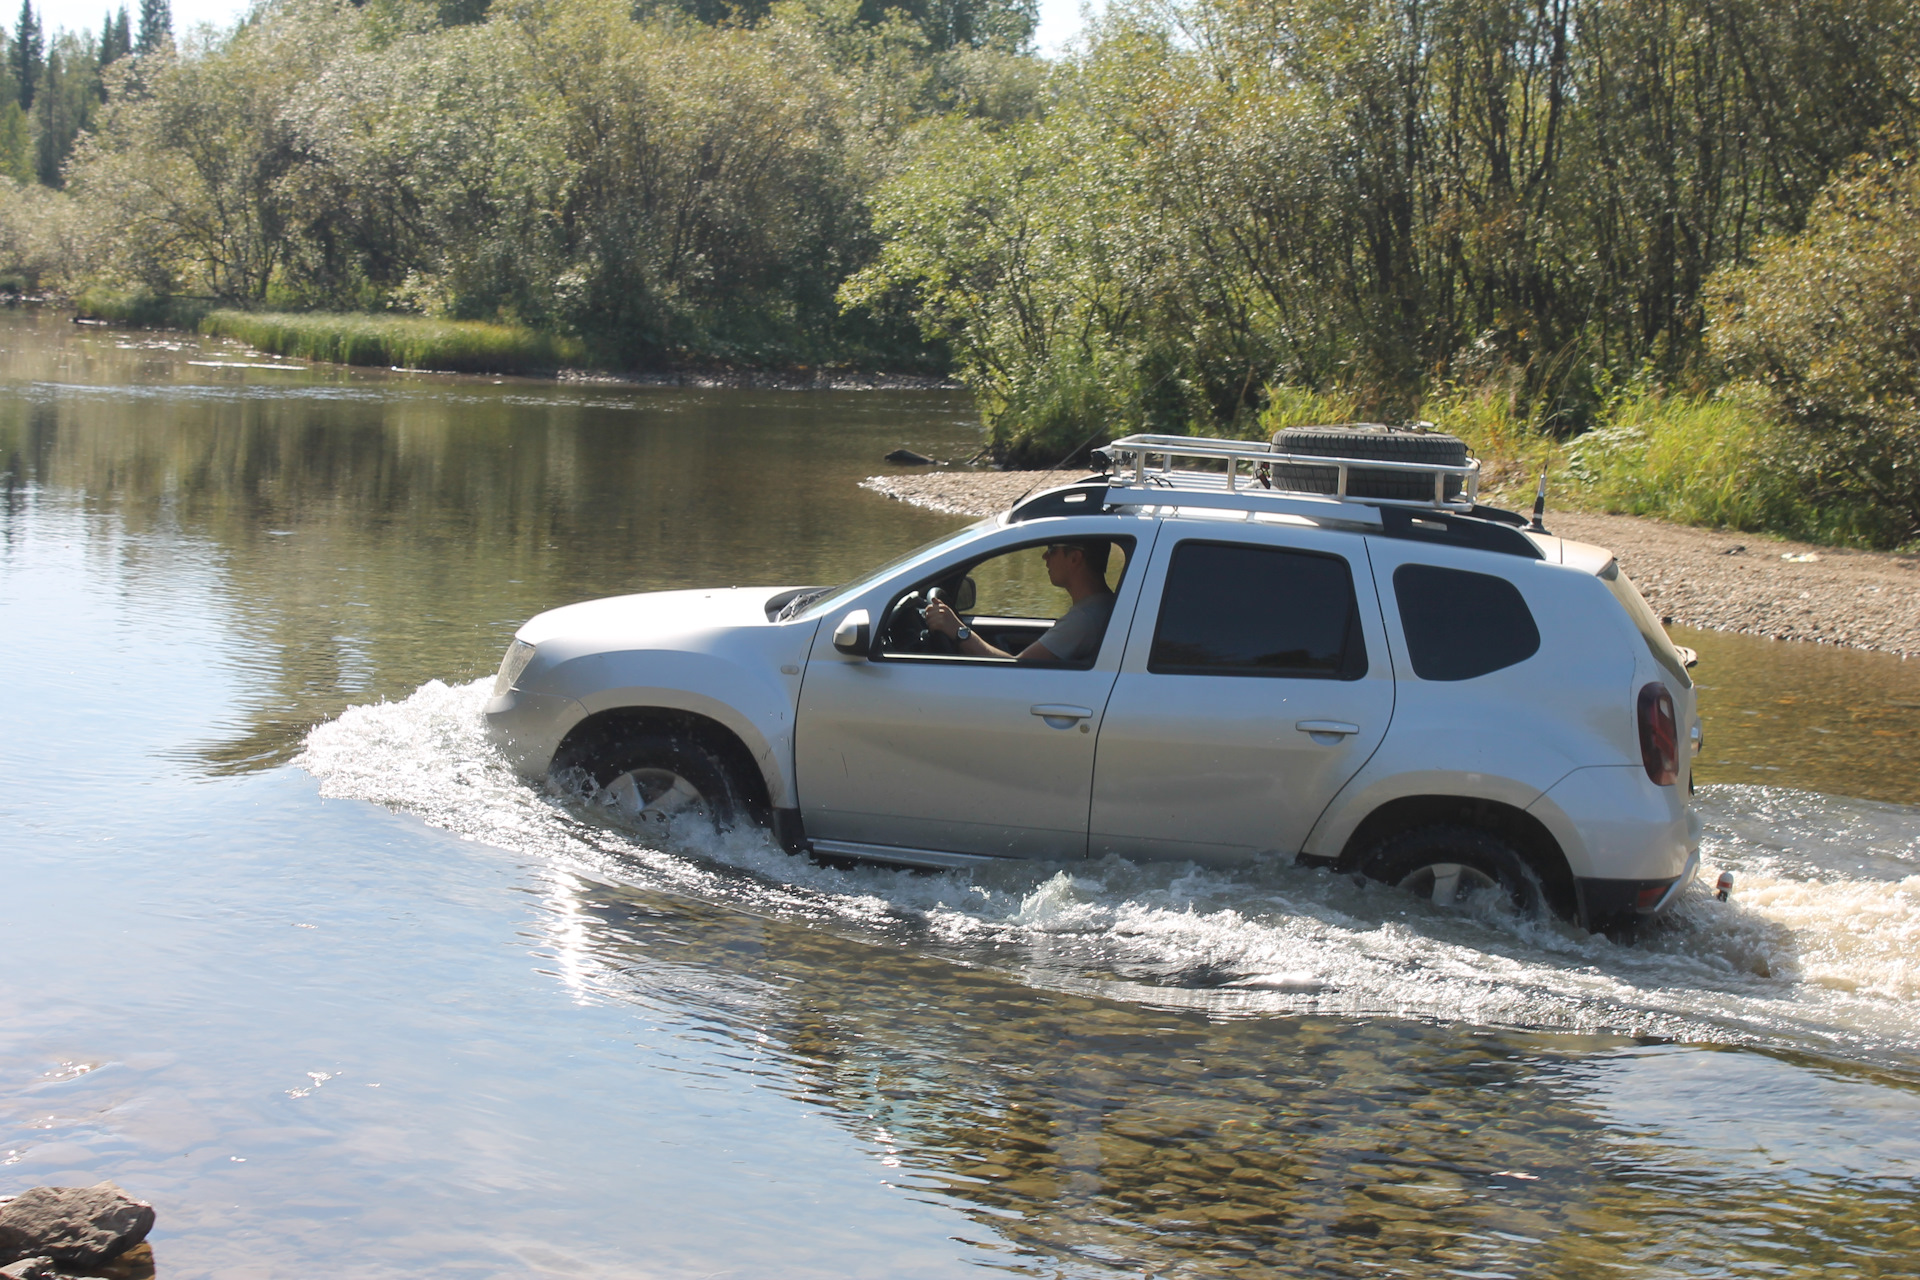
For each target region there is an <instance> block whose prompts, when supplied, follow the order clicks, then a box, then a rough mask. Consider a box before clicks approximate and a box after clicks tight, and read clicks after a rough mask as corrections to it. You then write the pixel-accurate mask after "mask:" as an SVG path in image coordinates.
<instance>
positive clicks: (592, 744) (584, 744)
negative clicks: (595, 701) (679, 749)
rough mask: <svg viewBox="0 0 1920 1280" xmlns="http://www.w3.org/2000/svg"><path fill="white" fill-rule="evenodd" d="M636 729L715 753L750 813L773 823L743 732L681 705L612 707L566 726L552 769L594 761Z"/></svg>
mask: <svg viewBox="0 0 1920 1280" xmlns="http://www.w3.org/2000/svg"><path fill="white" fill-rule="evenodd" d="M635 733H659V734H667V735H672V736H684V737H687V738H690V739H692V740H693V741H695V742H698V743H699V744H701V745H702V746H704V747H706V748H707V749H708V750H710V751H712V752H713V753H714V754H715V755H717V756H719V757H720V759H721V761H722V763H724V764H725V765H726V766H727V769H728V770H729V771H730V772H731V773H732V775H733V777H734V779H735V780H736V781H737V782H738V783H739V785H740V787H741V788H742V790H743V791H744V793H745V794H744V795H743V796H742V799H743V800H744V801H745V802H746V804H747V808H748V813H749V815H750V816H751V817H752V818H753V820H754V821H755V822H756V823H757V824H759V825H762V826H765V825H767V824H768V823H769V822H770V821H771V814H772V812H773V802H772V793H771V789H770V787H769V786H768V782H767V777H766V774H765V773H763V772H762V771H761V768H760V763H759V761H758V760H757V759H756V758H755V757H754V754H753V751H752V750H751V749H750V748H749V747H748V746H747V744H746V742H745V741H743V740H742V739H741V737H740V735H739V734H737V733H735V732H734V731H733V730H732V729H730V728H728V727H727V726H726V725H724V724H722V723H720V722H719V721H718V720H715V719H714V718H713V717H712V716H705V715H701V714H700V713H699V712H697V711H687V710H684V709H681V708H678V707H609V708H607V709H606V710H604V711H596V712H594V713H592V714H591V715H589V716H587V717H586V718H585V719H583V720H581V721H580V722H579V723H578V724H575V725H574V726H573V727H572V728H571V729H569V730H567V733H566V736H565V737H563V738H561V740H560V745H559V747H558V748H556V749H555V751H554V753H553V763H552V764H551V765H550V766H549V771H550V772H554V773H557V772H559V771H561V770H563V769H569V768H572V767H574V766H576V765H580V764H583V763H585V762H586V761H588V760H591V759H593V758H594V757H595V756H596V755H597V754H598V753H599V752H602V751H605V750H607V749H609V748H610V747H611V746H612V745H613V744H614V743H615V742H617V741H619V740H620V739H621V738H623V737H626V736H628V735H631V734H635Z"/></svg>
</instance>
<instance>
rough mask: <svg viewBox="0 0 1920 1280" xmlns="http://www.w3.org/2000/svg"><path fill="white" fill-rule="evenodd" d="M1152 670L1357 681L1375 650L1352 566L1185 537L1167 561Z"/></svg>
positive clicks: (1328, 559)
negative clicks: (1363, 629) (1363, 625)
mask: <svg viewBox="0 0 1920 1280" xmlns="http://www.w3.org/2000/svg"><path fill="white" fill-rule="evenodd" d="M1147 670H1149V671H1152V672H1156V673H1158V674H1161V675H1205V676H1293V677H1296V678H1298V677H1306V678H1309V679H1321V680H1357V679H1359V678H1360V677H1361V676H1363V675H1365V674H1366V673H1367V650H1366V644H1365V642H1364V641H1363V640H1362V639H1361V636H1360V611H1359V609H1358V608H1357V607H1356V605H1355V603H1354V595H1353V571H1352V570H1351V569H1349V568H1348V567H1347V562H1346V561H1345V560H1342V559H1340V558H1339V557H1338V556H1328V555H1318V554H1315V553H1313V552H1307V551H1287V550H1283V549H1280V548H1277V547H1250V546H1245V545H1242V544H1237V543H1226V542H1183V543H1181V544H1180V545H1179V546H1178V547H1175V548H1174V551H1173V560H1172V563H1171V564H1169V565H1168V566H1167V585H1166V589H1165V591H1163V592H1162V593H1161V597H1160V618H1159V621H1158V622H1157V623H1155V624H1154V632H1153V649H1152V650H1151V652H1150V653H1149V654H1148V656H1147Z"/></svg>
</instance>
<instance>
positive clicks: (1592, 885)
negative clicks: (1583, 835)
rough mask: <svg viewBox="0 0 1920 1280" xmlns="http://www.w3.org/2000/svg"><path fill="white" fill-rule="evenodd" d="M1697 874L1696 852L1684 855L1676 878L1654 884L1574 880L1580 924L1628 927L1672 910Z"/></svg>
mask: <svg viewBox="0 0 1920 1280" xmlns="http://www.w3.org/2000/svg"><path fill="white" fill-rule="evenodd" d="M1699 871H1700V849H1699V846H1698V845H1695V846H1694V847H1693V848H1692V849H1691V850H1689V851H1688V853H1687V865H1686V866H1685V867H1684V868H1682V869H1681V872H1680V874H1679V875H1677V876H1673V877H1670V878H1663V879H1657V880H1603V879H1600V878H1599V877H1596V876H1581V877H1578V878H1576V879H1575V880H1574V882H1573V887H1574V893H1575V894H1576V895H1577V897H1578V899H1579V908H1580V924H1581V925H1582V927H1584V928H1587V929H1604V928H1606V927H1607V926H1609V925H1615V924H1625V923H1630V922H1631V921H1634V920H1644V919H1648V918H1650V917H1652V916H1657V915H1659V914H1660V913H1661V912H1662V911H1665V910H1666V909H1667V908H1668V907H1670V906H1672V905H1673V903H1674V900H1675V899H1677V898H1678V897H1679V896H1680V895H1681V894H1682V893H1683V892H1685V890H1686V887H1687V886H1688V885H1690V884H1692V883H1693V878H1694V876H1695V875H1697V874H1699Z"/></svg>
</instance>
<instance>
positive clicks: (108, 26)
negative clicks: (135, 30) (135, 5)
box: [100, 5, 133, 67]
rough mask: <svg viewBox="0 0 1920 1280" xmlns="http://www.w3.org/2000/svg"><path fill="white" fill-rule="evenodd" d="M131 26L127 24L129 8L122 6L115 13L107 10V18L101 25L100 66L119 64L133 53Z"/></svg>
mask: <svg viewBox="0 0 1920 1280" xmlns="http://www.w3.org/2000/svg"><path fill="white" fill-rule="evenodd" d="M131 29H132V28H131V26H130V25H129V23H128V22H127V7H126V6H125V5H121V6H120V11H119V12H118V13H115V12H114V11H113V10H111V9H109V10H107V16H106V18H105V20H104V21H102V22H101V24H100V65H101V66H103V67H104V66H107V65H109V64H111V63H114V62H118V61H119V60H120V59H121V58H124V57H126V56H127V55H128V54H130V53H132V52H133V37H132V35H131V34H130V32H131Z"/></svg>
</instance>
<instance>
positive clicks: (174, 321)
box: [74, 287, 220, 329]
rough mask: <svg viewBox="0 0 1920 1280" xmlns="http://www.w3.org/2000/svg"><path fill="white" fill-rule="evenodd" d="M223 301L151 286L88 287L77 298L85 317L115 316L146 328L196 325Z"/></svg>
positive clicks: (79, 312)
mask: <svg viewBox="0 0 1920 1280" xmlns="http://www.w3.org/2000/svg"><path fill="white" fill-rule="evenodd" d="M219 305H220V303H219V302H218V301H217V300H216V299H213V298H179V297H170V296H167V295H165V294H158V293H154V292H153V291H152V290H149V289H103V288H99V287H95V288H92V289H88V290H87V291H86V292H85V293H82V294H81V295H80V296H79V297H78V298H76V299H74V311H75V313H76V314H77V315H79V316H80V317H81V318H82V319H87V320H111V321H113V322H114V323H115V324H125V325H135V326H138V327H140V328H145V329H195V328H198V327H199V325H200V322H201V321H202V320H204V319H205V318H206V317H207V313H208V312H210V311H213V310H214V309H215V308H216V307H218V306H219Z"/></svg>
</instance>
